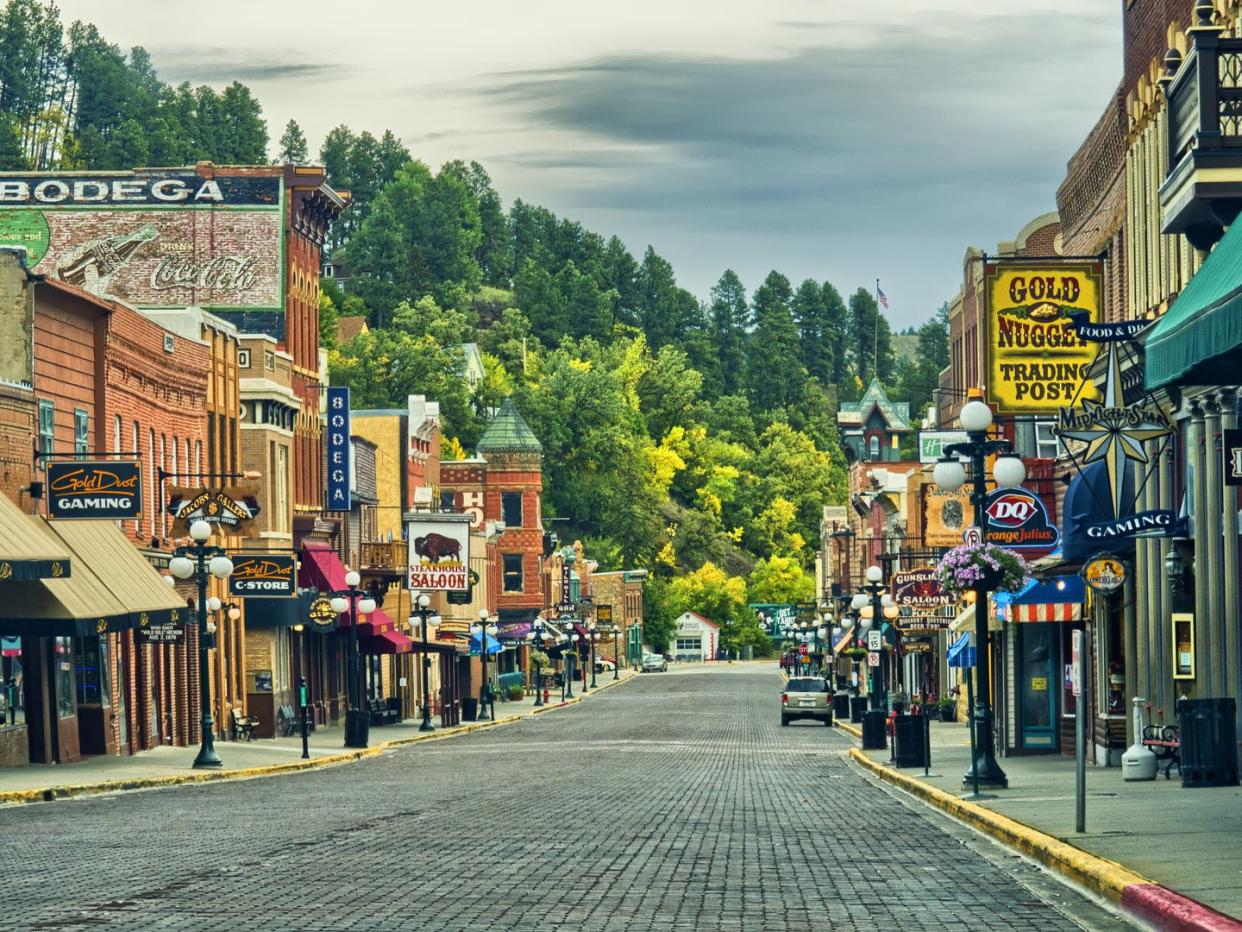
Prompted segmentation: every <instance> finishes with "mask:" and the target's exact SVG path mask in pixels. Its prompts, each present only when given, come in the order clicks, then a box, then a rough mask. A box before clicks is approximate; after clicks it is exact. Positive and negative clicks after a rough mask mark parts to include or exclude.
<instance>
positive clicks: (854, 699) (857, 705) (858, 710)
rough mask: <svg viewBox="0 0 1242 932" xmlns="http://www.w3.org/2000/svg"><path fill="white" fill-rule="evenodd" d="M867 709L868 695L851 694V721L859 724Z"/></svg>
mask: <svg viewBox="0 0 1242 932" xmlns="http://www.w3.org/2000/svg"><path fill="white" fill-rule="evenodd" d="M866 711H867V697H866V696H850V721H851V722H853V723H854V724H855V725H857V724H858V723H859V722H861V721H862V720H863V713H864V712H866Z"/></svg>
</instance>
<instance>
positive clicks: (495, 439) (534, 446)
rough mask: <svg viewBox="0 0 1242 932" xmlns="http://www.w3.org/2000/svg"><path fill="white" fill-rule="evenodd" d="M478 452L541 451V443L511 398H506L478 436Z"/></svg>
mask: <svg viewBox="0 0 1242 932" xmlns="http://www.w3.org/2000/svg"><path fill="white" fill-rule="evenodd" d="M476 449H477V450H478V451H479V452H480V453H542V452H543V445H542V444H541V443H540V442H539V438H538V437H536V436H535V432H534V431H533V430H531V429H530V426H529V425H528V424H527V423H526V421H525V420H523V419H522V415H521V414H519V413H518V409H517V406H516V405H514V403H513V399H512V398H506V399H505V400H504V403H503V404H501V406H500V410H499V411H497V412H496V416H495V417H494V418H492V421H491V423H490V424H488V425H487V430H485V431H483V436H482V437H480V438H479V443H478V445H477V447H476Z"/></svg>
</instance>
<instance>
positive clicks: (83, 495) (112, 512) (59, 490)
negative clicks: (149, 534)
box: [47, 460, 142, 520]
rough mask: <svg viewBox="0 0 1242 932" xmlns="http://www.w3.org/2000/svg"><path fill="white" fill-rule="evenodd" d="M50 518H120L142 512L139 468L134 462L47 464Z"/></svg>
mask: <svg viewBox="0 0 1242 932" xmlns="http://www.w3.org/2000/svg"><path fill="white" fill-rule="evenodd" d="M47 490H48V506H47V513H48V517H49V518H60V519H64V518H70V519H72V518H83V519H85V518H92V519H109V520H122V519H128V518H137V517H138V516H139V515H140V514H142V467H141V466H139V465H138V464H137V463H132V462H121V461H115V462H114V461H110V460H109V461H102V462H98V463H83V462H72V463H70V462H66V463H56V462H52V463H48V465H47Z"/></svg>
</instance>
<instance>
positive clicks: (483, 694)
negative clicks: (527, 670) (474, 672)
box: [470, 608, 497, 722]
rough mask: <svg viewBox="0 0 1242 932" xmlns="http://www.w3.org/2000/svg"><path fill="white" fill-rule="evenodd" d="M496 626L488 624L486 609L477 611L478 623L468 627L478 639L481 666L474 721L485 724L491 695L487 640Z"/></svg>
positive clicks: (493, 712)
mask: <svg viewBox="0 0 1242 932" xmlns="http://www.w3.org/2000/svg"><path fill="white" fill-rule="evenodd" d="M496 630H497V629H496V625H495V624H494V623H489V622H488V617H487V609H485V608H481V609H479V621H478V623H477V624H473V625H471V626H470V633H471V634H476V635H478V638H479V662H480V663H481V664H482V667H481V670H482V672H481V675H480V677H479V713H478V716H477V718H476V719H475V721H480V722H485V721H487V720H488V716H487V700H488V696H489V695H491V684H489V683H488V681H487V639H488V637H489V636H492V637H494V636H495V634H496ZM495 717H496V707H495V705H494V704H493V706H492V718H495Z"/></svg>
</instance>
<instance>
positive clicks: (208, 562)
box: [168, 521, 233, 767]
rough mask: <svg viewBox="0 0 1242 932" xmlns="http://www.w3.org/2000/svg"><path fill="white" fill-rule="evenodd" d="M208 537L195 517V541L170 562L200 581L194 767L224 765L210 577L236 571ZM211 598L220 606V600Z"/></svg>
mask: <svg viewBox="0 0 1242 932" xmlns="http://www.w3.org/2000/svg"><path fill="white" fill-rule="evenodd" d="M209 537H211V525H210V524H208V523H207V522H206V521H195V522H194V523H193V524H191V525H190V539H191V540H192V541H193V543H192V544H190V545H189V546H183V547H178V548H177V549H176V550H174V551H173V558H172V559H171V560H170V561H169V562H168V569H169V572H171V573H172V574H173V575H174V576H176V577H177V578H178V579H189V578H190V577H191V576H194V577H195V578H196V581H197V583H198V601H197V602H195V603H194V604H195V609H196V611H197V613H198V681H199V691H198V696H199V713H200V724H201V727H202V732H203V743H202V746H201V747H200V748H199V749H198V756H197V757H195V758H194V766H195V767H220V766H223V764H222V762H221V760H220V755H219V754H217V753H216V748H215V741H214V737H213V735H212V730H213V727H214V725H215V723H214V722H213V721H212V718H211V669H210V663H209V662H208V657H207V577H208V575H209V574H210V575H211V576H214V577H216V579H228V578H229V576H231V575H232V574H233V561H232V560H230V559H229V558H228V554H227V553H226V552H225V551H224V549H223V548H220V547H212V546H209V545H208V544H207V539H208V538H209ZM212 598H213V599H214V601H215V603H216V608H217V610H218V609H219V607H220V600H219V599H216V598H215V597H214V596H213V597H212Z"/></svg>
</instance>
